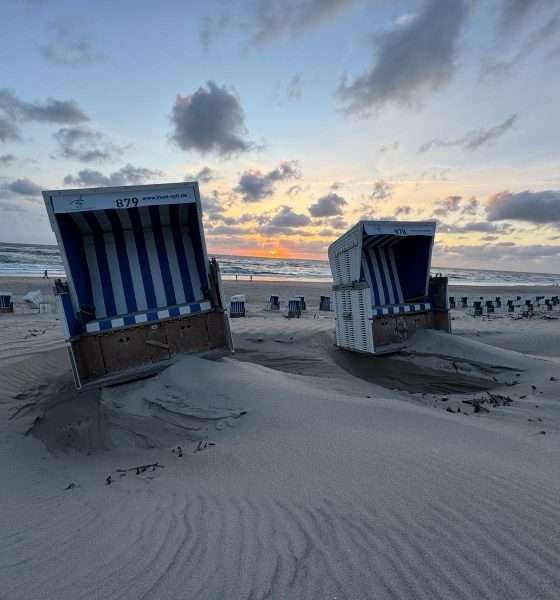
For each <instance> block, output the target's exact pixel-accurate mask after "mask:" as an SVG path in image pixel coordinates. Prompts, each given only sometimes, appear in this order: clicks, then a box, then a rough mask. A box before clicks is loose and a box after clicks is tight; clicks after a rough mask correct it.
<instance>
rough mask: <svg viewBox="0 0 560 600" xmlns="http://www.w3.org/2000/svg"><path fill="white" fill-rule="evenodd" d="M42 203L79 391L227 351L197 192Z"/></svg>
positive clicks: (141, 191)
mask: <svg viewBox="0 0 560 600" xmlns="http://www.w3.org/2000/svg"><path fill="white" fill-rule="evenodd" d="M43 197H44V200H45V205H46V208H47V213H48V215H49V219H50V222H51V227H52V228H53V231H54V233H55V235H56V238H57V241H58V245H59V248H60V252H61V255H62V259H63V262H64V267H65V271H66V275H67V279H68V282H67V284H66V285H65V284H63V283H62V282H60V283H59V284H58V285H57V289H58V290H59V291H58V296H59V297H58V303H59V308H60V309H61V314H62V315H63V317H64V319H63V325H64V327H65V334H66V340H67V342H68V347H69V352H70V357H71V362H72V365H73V368H74V374H75V379H76V384H77V385H78V387H81V386H83V385H84V384H88V383H92V382H94V381H96V380H106V379H107V378H108V377H109V376H111V377H113V375H115V374H117V373H118V372H123V373H124V372H125V371H126V372H127V373H131V374H136V373H137V372H138V373H139V372H140V371H142V370H145V369H148V368H150V369H153V368H154V365H157V364H159V363H162V364H163V363H164V362H165V361H166V360H169V359H171V357H172V356H173V355H174V354H176V353H179V352H196V351H201V350H208V349H210V348H216V347H224V348H225V347H231V335H230V333H229V329H228V322H227V319H226V317H225V313H224V308H225V307H224V302H223V294H222V290H221V283H220V274H219V268H218V265H217V263H216V261H215V260H212V261H209V260H208V256H207V253H206V244H205V241H204V231H203V225H202V207H201V202H200V194H199V191H198V184H196V183H195V182H189V183H177V184H162V185H146V186H127V187H114V188H92V189H77V190H52V191H46V192H43ZM123 329H125V330H126V334H123ZM110 334H114V335H110Z"/></svg>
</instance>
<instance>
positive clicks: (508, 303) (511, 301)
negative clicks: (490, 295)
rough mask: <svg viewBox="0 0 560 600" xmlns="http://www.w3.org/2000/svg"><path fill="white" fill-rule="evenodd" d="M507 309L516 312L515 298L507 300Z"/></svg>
mask: <svg viewBox="0 0 560 600" xmlns="http://www.w3.org/2000/svg"><path fill="white" fill-rule="evenodd" d="M507 311H508V312H515V305H514V303H513V300H508V301H507Z"/></svg>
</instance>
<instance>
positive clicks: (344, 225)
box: [327, 217, 348, 229]
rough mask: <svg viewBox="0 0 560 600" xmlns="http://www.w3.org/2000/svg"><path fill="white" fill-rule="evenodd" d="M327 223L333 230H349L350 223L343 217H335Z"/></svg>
mask: <svg viewBox="0 0 560 600" xmlns="http://www.w3.org/2000/svg"><path fill="white" fill-rule="evenodd" d="M327 223H328V224H329V225H330V226H331V227H332V228H333V229H348V221H345V220H344V219H343V218H341V217H333V218H332V219H328V221H327Z"/></svg>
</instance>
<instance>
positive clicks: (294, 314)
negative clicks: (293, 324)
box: [287, 296, 301, 319]
mask: <svg viewBox="0 0 560 600" xmlns="http://www.w3.org/2000/svg"><path fill="white" fill-rule="evenodd" d="M287 317H288V319H294V318H296V319H299V318H300V317H301V299H300V297H299V296H298V297H296V298H290V299H289V300H288V315H287Z"/></svg>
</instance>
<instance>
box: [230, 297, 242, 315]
mask: <svg viewBox="0 0 560 600" xmlns="http://www.w3.org/2000/svg"><path fill="white" fill-rule="evenodd" d="M229 316H230V317H231V318H232V319H236V318H239V317H244V316H246V315H245V296H244V295H243V294H237V295H235V296H232V297H231V299H230V303H229Z"/></svg>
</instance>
